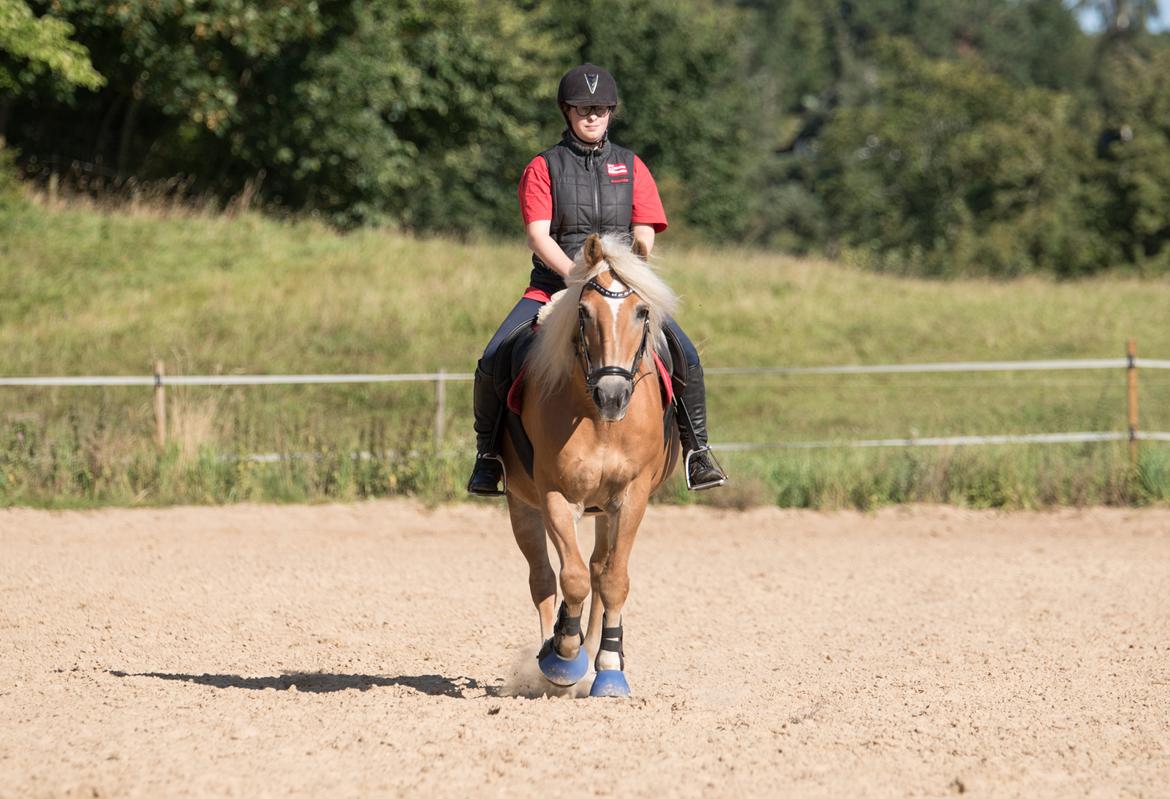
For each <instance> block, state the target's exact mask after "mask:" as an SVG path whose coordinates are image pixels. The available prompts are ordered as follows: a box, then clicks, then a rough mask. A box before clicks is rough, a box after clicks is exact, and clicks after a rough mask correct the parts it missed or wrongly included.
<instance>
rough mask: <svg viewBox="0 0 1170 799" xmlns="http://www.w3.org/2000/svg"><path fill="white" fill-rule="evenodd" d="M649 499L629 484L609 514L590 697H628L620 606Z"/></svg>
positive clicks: (627, 590) (627, 592)
mask: <svg viewBox="0 0 1170 799" xmlns="http://www.w3.org/2000/svg"><path fill="white" fill-rule="evenodd" d="M649 499H650V491H649V487H648V486H641V485H638V484H634V485H631V486H630V489H629V491H628V492H627V493H626V498H625V501H624V502H623V503H622V506H621V507H620V508H618V509H617V510H616V511H612V512H611V513H610V514H609V523H608V525H607V526H608V528H609V530H608V532H609V541H610V547H609V556H608V557H607V558H606V560H605V564H604V567H603V568H602V569H601V575H600V580H599V581H598V587H599V589H600V593H601V601H602V604H603V605H604V606H605V614H604V616H603V617H602V618H603V620H602V625H601V636H600V637H601V640H600V643H599V645H598V650H597V658H596V660H595V666H596V669H597V677H596V678H595V679H594V681H593V688H592V689H591V690H590V692H589V694H590V696H629V693H630V686H629V684H628V683H627V682H626V676H625V670H626V660H625V652H624V651H623V647H622V608H623V607H624V606H625V604H626V598H627V597H628V596H629V595H630V551H631V550H632V549H633V548H634V538H635V537H636V536H637V535H638V527H639V526H641V524H642V517H643V516H645V514H646V503H647V502H648V501H649Z"/></svg>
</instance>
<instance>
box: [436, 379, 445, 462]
mask: <svg viewBox="0 0 1170 799" xmlns="http://www.w3.org/2000/svg"><path fill="white" fill-rule="evenodd" d="M446 432H447V370H446V369H440V370H439V379H438V380H436V381H435V452H438V451H439V449H440V448H441V447H442V446H443V438H444V437H445V434H446Z"/></svg>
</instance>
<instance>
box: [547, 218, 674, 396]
mask: <svg viewBox="0 0 1170 799" xmlns="http://www.w3.org/2000/svg"><path fill="white" fill-rule="evenodd" d="M587 249H588V247H584V248H582V250H581V252H580V253H578V255H577V258H576V261H575V262H574V264H573V271H572V272H570V273H569V276H568V277H567V278H565V283H566V285H567V288H566V290H565V291H564V292H562V293H560V296H558V297H557V298H556V301H555V302H553V303H552V304H551V305H549V306H547V307H546V309H545V313H544V314H543V317H542V320H541V324H540V330H539V331H538V332H537V334H536V342H535V343H534V344H533V345H532V352H531V354H530V355H529V358H528V379H529V380H532V381H534V382H535V385H536V386H537V388H538V390H539V391H540V393H541V395H542V396H548V395H550V394H552V393H553V392H554V391H556V390H557V389H558V388H560V387H561V386H562V385H563V384H564V382H565V381H566V380H567V379H568V377H569V374H570V373H571V371H572V369H573V368H574V367H575V366H576V364H577V358H576V357H575V352H574V349H573V340H574V337H575V336H576V334H577V325H578V322H577V305H578V304H579V303H580V302H581V292H582V291H583V290H584V288H585V284H586V283H588V282H589V281H590V280H592V279H593V278H595V277H597V276H598V275H600V274H601V273H602V272H604V271H606V270H607V269H612V270H613V271H614V272H615V273H616V274H617V275H618V276H620V278H621V281H622V282H623V283H625V284H626V286H628V287H629V288H631V289H633V290H634V291H635V293H637V295H638V296H639V297H641V298H642V301H643V302H645V303H646V305H647V306H649V308H650V336H651V341H652V342H653V343H654V346H655V347H656V348H657V347H660V346H661V345H662V343H663V335H662V323H663V320H664V319H665V318H666V317H667V316H670V315H671V314H673V313H674V312H675V309H676V308H677V307H678V297H677V296H676V295H675V293H674V292H673V291H671V290H670V287H669V286H667V285H666V283H664V282H663V281H662V278H660V277H659V276H658V274H657V273H656V272H655V271H654V268H653V267H652V266H651V265H650V264H649V263H647V262H646V261H643V260H642V259H641V258H640V257H639V256H638V255H637V254H636V253H634V251H633V250H632V249H631V248H630V241H629V239H628V238H627V237H625V236H620V235H613V234H610V235H606V236H603V237H602V238H601V250H602V253H603V257H602V258H601V259H600V260H599V261H598V262H597V263H595V264H586V263H585V251H586V250H587Z"/></svg>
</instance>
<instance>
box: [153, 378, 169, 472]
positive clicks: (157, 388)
mask: <svg viewBox="0 0 1170 799" xmlns="http://www.w3.org/2000/svg"><path fill="white" fill-rule="evenodd" d="M164 374H165V370H164V369H163V362H162V361H155V362H154V443H155V444H157V445H158V448H159V449H160V450H161V449H165V448H166V446H167V390H166V388H164V387H163V375H164Z"/></svg>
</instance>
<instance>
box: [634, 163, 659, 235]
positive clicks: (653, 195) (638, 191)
mask: <svg viewBox="0 0 1170 799" xmlns="http://www.w3.org/2000/svg"><path fill="white" fill-rule="evenodd" d="M630 224H633V225H651V226H652V227H653V228H654V232H655V233H661V232H662V231H664V230H666V224H667V223H666V211H665V210H664V209H663V208H662V198H661V197H659V196H658V184H657V183H655V182H654V176H653V175H651V174H650V170H649V169H648V168H647V167H646V165H645V164H643V163H642V159H641V158H639V157H638V156H636V155H635V156H634V212H633V214H632V215H631V216H630Z"/></svg>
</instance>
